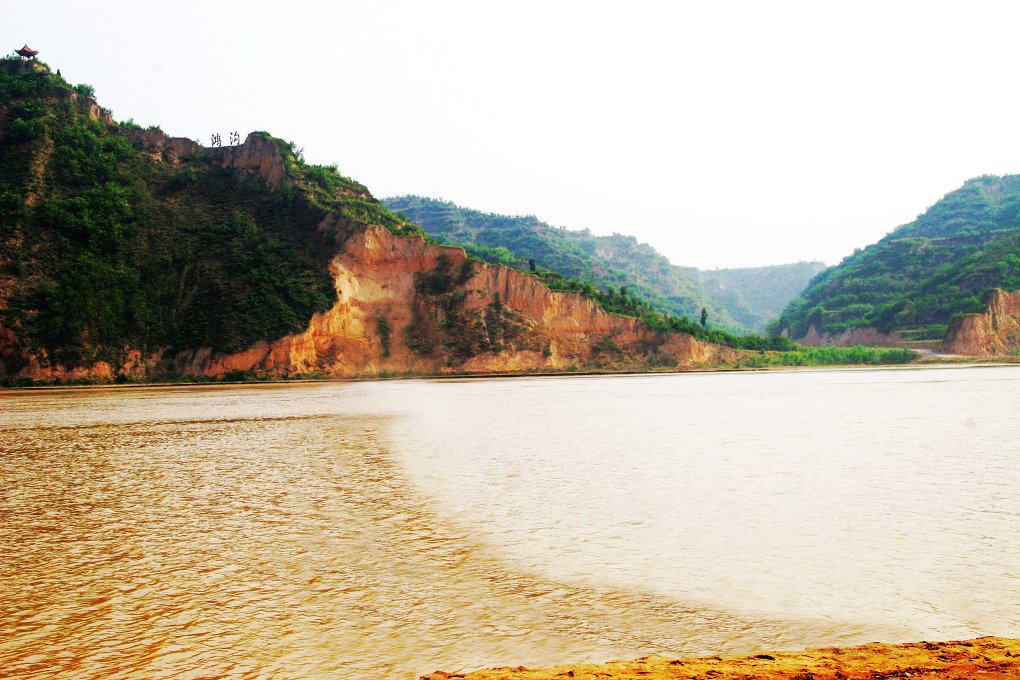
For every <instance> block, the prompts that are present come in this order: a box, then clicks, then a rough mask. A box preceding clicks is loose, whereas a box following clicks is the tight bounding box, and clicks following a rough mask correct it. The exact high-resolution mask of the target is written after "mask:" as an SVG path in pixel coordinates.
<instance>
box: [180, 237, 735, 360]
mask: <svg viewBox="0 0 1020 680" xmlns="http://www.w3.org/2000/svg"><path fill="white" fill-rule="evenodd" d="M330 274H331V275H332V278H333V283H334V287H335V290H336V302H335V303H334V304H333V306H332V307H331V308H330V309H329V310H327V311H326V312H323V313H321V314H316V315H315V316H314V317H313V318H312V320H311V322H310V323H309V326H308V328H307V329H306V330H304V331H303V332H301V333H295V334H292V335H288V336H286V337H283V338H280V339H278V340H275V341H273V342H266V343H259V344H258V345H256V346H254V347H251V348H250V349H247V350H245V351H243V352H237V353H232V354H222V353H220V354H217V353H214V352H212V351H211V350H210V349H209V348H203V349H200V350H197V351H194V352H185V353H182V354H180V355H178V356H177V357H176V358H175V366H176V369H177V370H178V371H179V372H181V373H183V374H187V375H209V376H215V375H222V374H225V373H228V372H230V371H255V372H265V373H269V374H272V375H277V376H286V375H295V374H303V373H318V374H324V375H328V376H352V375H365V374H377V373H382V372H388V373H401V372H419V373H429V374H442V373H492V372H517V371H526V370H538V369H544V370H561V369H565V368H568V367H571V366H573V367H582V366H588V367H602V368H614V369H626V368H631V369H640V368H645V367H647V365H648V361H649V359H650V358H651V357H653V356H654V357H656V362H657V365H658V366H667V367H673V368H691V367H695V366H698V365H704V364H708V363H713V362H723V361H734V360H736V359H738V358H739V356H740V353H739V352H737V351H735V350H732V349H729V348H725V347H719V346H717V345H712V344H710V343H706V342H702V341H700V340H697V339H695V338H693V337H691V336H688V335H686V334H671V335H664V334H659V333H653V332H652V331H650V330H649V329H648V328H646V327H645V326H644V324H642V323H641V322H640V321H639V320H637V319H633V318H629V317H622V316H616V315H611V314H608V313H606V312H605V311H603V310H602V309H601V308H600V307H599V306H598V305H596V304H595V303H594V302H593V301H592V300H589V299H586V298H584V297H582V296H580V295H578V294H573V293H559V292H553V291H550V290H549V289H548V288H547V287H546V286H544V285H543V284H542V283H541V282H539V281H538V280H537V279H535V278H534V277H532V276H528V275H527V274H523V273H521V272H518V271H515V270H513V269H510V268H508V267H504V266H499V265H489V264H485V263H481V262H475V261H471V260H469V259H468V258H467V256H466V254H465V252H464V251H463V250H462V249H459V248H450V247H444V246H437V245H432V244H428V243H426V242H425V241H424V239H422V238H420V237H408V236H395V235H393V234H391V233H390V232H389V231H388V230H386V229H383V228H381V227H370V228H367V229H364V230H362V231H359V232H358V233H356V234H354V235H352V236H351V237H350V238H349V239H348V240H347V242H346V244H345V246H344V248H343V250H341V251H340V252H339V253H338V254H337V255H336V256H335V257H334V258H333V260H332V261H331V263H330Z"/></svg>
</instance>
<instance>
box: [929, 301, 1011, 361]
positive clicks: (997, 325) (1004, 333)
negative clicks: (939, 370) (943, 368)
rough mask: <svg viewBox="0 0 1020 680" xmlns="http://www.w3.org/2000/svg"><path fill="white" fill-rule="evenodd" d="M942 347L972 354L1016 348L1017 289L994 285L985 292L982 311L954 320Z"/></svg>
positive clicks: (978, 354)
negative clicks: (1008, 289) (985, 300)
mask: <svg viewBox="0 0 1020 680" xmlns="http://www.w3.org/2000/svg"><path fill="white" fill-rule="evenodd" d="M942 350H943V351H944V352H946V353H947V354H966V355H973V356H989V355H1003V354H1015V353H1016V352H1018V351H1020V290H1015V291H1013V292H1012V293H1010V292H1007V291H1004V290H1002V289H1001V288H997V289H995V290H993V291H992V292H991V294H990V295H989V298H988V304H987V305H986V308H985V311H984V312H983V313H980V314H963V315H962V316H959V317H957V318H956V319H954V321H953V323H952V324H951V325H950V327H949V331H948V332H947V333H946V339H945V342H943V343H942Z"/></svg>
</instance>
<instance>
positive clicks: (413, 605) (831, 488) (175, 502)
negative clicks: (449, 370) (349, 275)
mask: <svg viewBox="0 0 1020 680" xmlns="http://www.w3.org/2000/svg"><path fill="white" fill-rule="evenodd" d="M1018 397H1020V371H1016V370H1010V369H994V370H992V369H987V370H984V371H981V370H978V369H963V370H953V371H897V372H864V373H850V372H829V373H812V374H768V375H738V376H733V375H717V376H665V377H640V378H626V377H620V378H599V379H560V380H538V379H535V380H504V381H473V382H451V381H448V382H424V381H413V382H399V383H365V384H329V385H312V386H272V387H266V386H262V387H240V388H185V389H128V390H74V391H60V392H55V391H50V392H43V393H32V394H29V393H6V394H3V395H0V418H2V419H0V492H2V495H0V518H2V524H3V529H4V531H3V532H2V533H0V668H3V669H4V673H5V675H6V676H10V677H18V678H50V677H132V678H140V677H145V678H149V677H203V678H215V677H335V678H344V677H349V678H369V677H372V678H374V677H394V678H410V677H415V674H416V673H421V672H425V671H430V670H434V669H436V668H446V669H456V668H472V667H478V666H481V665H507V664H513V665H516V664H518V663H527V664H539V663H546V664H548V663H553V662H563V661H571V660H594V661H598V660H604V659H608V658H612V657H619V656H627V655H630V656H637V655H639V654H644V653H648V652H652V651H662V652H667V653H676V654H679V653H723V652H742V651H751V650H753V649H760V648H765V647H769V648H778V647H796V646H803V645H810V644H830V643H831V644H836V643H840V644H842V643H849V642H855V641H863V640H870V639H894V638H897V637H899V638H901V639H906V638H907V637H909V636H912V635H914V634H918V636H921V635H920V634H922V633H925V634H927V633H934V634H935V635H939V634H944V635H942V636H952V635H954V634H955V633H966V632H970V631H973V634H979V633H1000V634H1012V635H1016V634H1018V633H1020V620H1018V617H1020V614H1018V612H1020V596H1018V593H1020V583H1018V578H1020V558H1018V557H1017V553H1018V552H1020V551H1017V550H1016V548H1017V546H1020V535H1018V530H1017V529H1016V528H1015V527H1017V526H1018V523H1017V519H1018V516H1020V507H1018V501H1017V500H1016V494H1015V493H1013V492H1012V490H1015V488H1016V485H1017V482H1018V481H1020V480H1018V478H1017V472H1016V454H1017V450H1016V444H1015V442H1017V441H1020V431H1018V427H1020V425H1018V423H1017V419H1016V417H1015V405H1016V404H1017V403H1020V399H1018ZM890 404H894V405H895V409H893V408H892V407H891V406H890ZM964 440H966V442H965V441H964ZM939 442H941V444H939ZM964 445H966V447H967V448H965V449H963V450H961V449H960V447H961V446H964ZM993 595H994V596H993Z"/></svg>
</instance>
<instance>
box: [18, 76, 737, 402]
mask: <svg viewBox="0 0 1020 680" xmlns="http://www.w3.org/2000/svg"><path fill="white" fill-rule="evenodd" d="M562 287H563V288H564V290H565V291H566V292H555V291H552V290H550V289H549V288H548V287H547V286H546V285H545V284H543V282H542V279H540V278H539V277H538V276H533V275H529V274H527V273H522V272H519V271H515V270H513V269H509V268H506V267H503V266H500V265H488V264H485V263H482V262H478V261H476V260H471V259H469V258H468V257H467V255H466V254H465V252H464V251H463V250H462V249H459V248H450V247H442V246H439V245H435V244H432V243H429V242H427V241H426V240H425V238H424V237H423V234H422V232H421V230H420V229H419V228H418V227H416V226H414V225H413V224H410V223H408V222H407V221H406V220H405V219H403V218H401V217H399V216H397V215H394V214H393V213H392V212H390V211H389V210H388V209H387V208H386V207H385V206H383V205H382V204H381V203H380V202H379V201H377V200H376V199H375V198H373V197H372V195H371V193H370V192H369V191H368V189H367V188H366V187H364V186H363V185H361V184H359V183H358V182H356V181H354V180H352V179H350V178H347V177H344V176H343V175H341V174H340V173H339V172H338V170H337V168H336V167H327V166H315V165H309V164H307V163H305V162H304V160H303V159H302V157H301V155H300V153H299V152H297V151H296V150H295V146H294V145H293V144H292V143H290V142H286V141H284V140H281V139H277V138H274V137H272V136H271V135H269V134H268V133H265V132H255V133H252V134H250V135H248V136H247V138H246V140H245V141H244V143H242V144H237V145H232V146H225V147H224V146H216V147H211V148H207V147H203V146H201V145H199V144H198V143H196V142H193V141H191V140H188V139H183V138H173V137H169V136H167V135H166V134H164V133H163V132H162V131H161V130H159V129H158V128H152V129H144V130H143V129H141V128H139V126H137V125H134V124H133V123H131V122H130V121H128V122H117V121H115V120H114V119H113V117H112V115H111V113H110V112H109V111H107V110H105V109H103V108H102V107H100V106H99V104H98V103H97V102H96V101H95V99H94V96H93V91H92V88H91V87H89V86H87V85H79V86H72V85H70V84H69V83H67V82H66V81H64V80H63V78H61V77H60V76H59V75H58V74H55V73H53V72H52V71H51V70H50V69H49V67H47V66H46V65H45V64H42V63H39V62H34V61H31V62H30V61H22V60H20V59H17V58H4V59H0V378H3V379H4V380H7V381H8V382H9V381H11V380H23V379H24V380H51V379H52V380H55V379H60V380H67V379H79V378H81V379H115V378H116V379H121V378H124V379H131V378H150V379H151V378H153V377H161V376H163V377H166V376H174V375H181V374H184V375H193V376H224V375H227V376H253V375H266V376H270V375H272V376H293V375H303V374H322V375H361V374H366V373H368V374H377V373H393V372H408V371H411V372H420V373H442V372H491V371H507V370H509V371H523V370H536V369H540V368H541V369H549V370H567V369H577V368H584V367H589V368H629V369H632V370H633V369H639V368H647V367H649V366H662V367H677V366H684V365H699V364H702V363H705V362H712V361H718V360H722V359H723V358H726V360H728V361H733V360H735V359H736V358H737V357H738V355H737V353H736V352H735V351H734V350H729V349H726V348H722V347H718V346H717V345H713V344H711V343H708V342H704V341H702V340H698V339H696V338H694V337H692V336H691V335H690V334H687V333H682V332H677V331H676V330H674V329H673V327H672V326H671V325H670V324H671V323H672V322H670V321H669V320H667V319H659V318H658V317H653V316H649V317H648V318H649V320H650V321H653V322H654V323H655V324H656V327H655V328H653V327H651V326H649V325H648V324H647V323H646V322H644V321H642V320H639V319H637V318H634V317H625V316H621V315H616V314H610V313H608V312H606V311H605V310H604V309H603V308H602V307H601V306H600V305H599V304H598V302H597V298H598V297H599V296H598V294H597V292H596V291H589V290H585V289H584V287H583V286H580V284H574V283H571V282H570V281H567V280H564V281H563V286H562ZM575 289H576V290H580V292H579V293H572V292H569V291H570V290H575ZM586 293H590V294H587V295H586ZM613 300H614V303H615V304H617V305H618V306H619V307H620V308H621V309H629V308H631V307H634V308H636V305H635V302H634V301H633V300H632V299H630V298H629V297H627V296H619V295H618V296H616V297H615V298H613ZM674 325H675V324H674ZM685 328H686V327H685ZM690 330H692V331H693V332H696V333H697V332H700V329H698V328H696V327H691V328H690Z"/></svg>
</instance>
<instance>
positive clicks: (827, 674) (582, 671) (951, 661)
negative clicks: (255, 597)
mask: <svg viewBox="0 0 1020 680" xmlns="http://www.w3.org/2000/svg"><path fill="white" fill-rule="evenodd" d="M421 678H422V680H448V679H449V678H465V680H554V679H555V680H562V679H563V678H598V679H599V680H637V679H639V678H640V679H641V680H667V679H668V680H679V679H680V678H683V679H685V680H693V679H694V678H706V679H707V678H713V679H715V680H737V679H738V678H741V679H746V680H751V679H752V678H754V679H759V680H780V679H782V680H854V679H858V678H860V679H863V678H868V679H873V680H878V679H887V678H888V679H892V678H917V679H934V678H938V679H939V680H963V679H964V678H967V679H969V678H982V679H986V680H1002V679H1005V678H1020V640H1017V639H1008V638H996V637H985V638H978V639H977V640H970V641H966V642H915V643H908V644H902V645H887V644H880V643H873V644H868V645H862V646H859V647H827V648H822V649H809V650H805V651H802V652H774V653H769V654H757V655H752V656H745V657H732V658H726V659H721V658H719V657H710V658H700V659H675V658H668V657H660V656H650V657H644V658H641V659H636V660H634V661H611V662H609V663H605V664H579V665H573V666H557V667H555V668H546V669H542V670H532V669H526V668H524V667H517V668H495V669H490V670H483V671H476V672H474V673H466V674H461V673H446V672H443V671H437V672H435V673H431V674H429V675H423V676H421Z"/></svg>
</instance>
